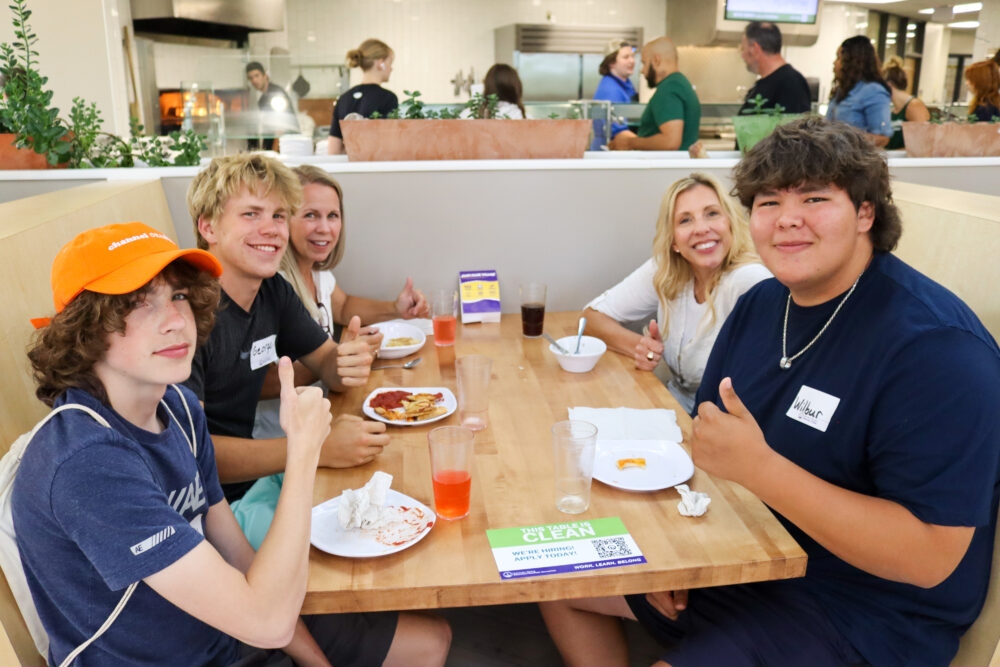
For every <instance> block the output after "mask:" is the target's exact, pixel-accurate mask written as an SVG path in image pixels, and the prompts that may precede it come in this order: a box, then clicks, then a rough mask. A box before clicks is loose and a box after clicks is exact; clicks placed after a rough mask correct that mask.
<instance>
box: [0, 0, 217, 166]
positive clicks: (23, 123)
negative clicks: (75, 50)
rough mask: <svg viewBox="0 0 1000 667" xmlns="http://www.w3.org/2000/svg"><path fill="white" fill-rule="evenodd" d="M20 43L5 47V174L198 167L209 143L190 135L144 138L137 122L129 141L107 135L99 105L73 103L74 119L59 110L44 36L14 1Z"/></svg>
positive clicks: (0, 138) (1, 161) (0, 152)
mask: <svg viewBox="0 0 1000 667" xmlns="http://www.w3.org/2000/svg"><path fill="white" fill-rule="evenodd" d="M9 6H10V9H11V12H12V17H13V18H12V22H13V27H14V37H15V39H14V41H13V42H10V43H6V42H5V43H3V44H0V69H2V71H3V74H4V77H3V78H4V81H3V88H2V91H3V101H2V103H0V130H4V131H5V133H4V134H0V169H44V168H46V167H52V166H66V167H74V168H80V167H133V166H137V165H142V164H146V165H149V166H170V165H176V166H182V165H196V164H198V162H199V160H200V153H201V150H202V149H204V148H205V142H204V137H201V136H200V135H197V134H195V133H194V132H191V131H188V132H185V133H179V132H174V133H172V134H171V135H170V136H169V137H143V136H142V126H141V125H139V124H138V122H137V121H135V119H133V120H132V125H131V130H132V131H131V135H130V137H129V139H128V140H125V139H123V138H121V137H118V136H117V135H114V134H111V133H109V132H104V131H103V130H102V129H101V128H102V125H103V119H102V118H101V114H100V112H99V111H98V109H97V105H96V104H94V103H88V102H86V101H85V100H83V99H82V98H79V97H76V98H74V99H73V106H72V108H71V109H70V113H69V119H63V118H62V117H60V115H59V109H58V108H56V107H53V106H52V105H51V104H52V91H50V90H46V89H45V85H46V83H48V78H47V77H45V76H42V74H41V72H40V71H39V69H38V51H36V50H35V45H36V44H37V43H38V36H37V35H36V34H35V33H34V32H33V31H32V29H31V25H30V23H29V22H28V19H30V18H31V10H30V9H28V7H27V0H11V4H10V5H9Z"/></svg>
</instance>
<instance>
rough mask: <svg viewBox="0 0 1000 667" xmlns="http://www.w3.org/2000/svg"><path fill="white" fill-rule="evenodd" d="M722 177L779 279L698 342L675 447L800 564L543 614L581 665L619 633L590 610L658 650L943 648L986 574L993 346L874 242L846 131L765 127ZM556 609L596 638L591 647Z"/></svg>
mask: <svg viewBox="0 0 1000 667" xmlns="http://www.w3.org/2000/svg"><path fill="white" fill-rule="evenodd" d="M735 182H736V190H737V192H738V194H739V196H740V199H741V201H742V202H743V203H744V205H746V206H749V207H751V221H750V228H751V234H752V236H753V239H754V243H755V245H756V247H757V250H758V252H759V253H760V256H761V259H762V260H763V262H764V264H765V265H766V266H767V267H768V269H770V270H771V272H772V273H773V274H774V276H775V280H769V281H764V282H762V283H760V284H759V285H758V286H757V287H755V288H754V289H752V290H751V291H749V292H748V293H747V294H746V295H744V296H743V298H742V299H741V300H740V302H739V303H738V304H737V306H736V309H735V310H734V311H733V312H732V314H731V315H730V316H729V318H728V320H727V321H726V324H725V325H724V326H723V329H722V332H721V333H720V334H719V337H718V339H717V340H716V344H715V347H714V348H713V352H712V356H711V358H710V360H709V363H708V367H707V368H706V371H705V375H704V377H703V379H702V385H701V390H699V394H698V400H699V402H700V405H699V406H698V416H697V417H696V418H695V420H694V423H693V426H692V434H693V439H692V444H691V447H692V453H693V457H694V461H695V463H696V465H698V466H699V467H700V468H702V469H703V470H705V471H707V472H709V473H711V474H713V475H716V476H718V477H722V478H725V479H729V480H732V481H735V482H737V483H739V484H741V485H743V486H744V487H746V488H747V489H749V490H750V491H752V492H754V493H756V494H757V495H758V496H759V497H760V498H761V500H763V501H764V502H765V503H767V504H768V506H769V507H770V508H771V509H772V510H773V511H774V512H775V513H776V514H777V516H778V518H779V519H780V520H781V521H782V523H783V524H784V525H785V526H786V527H787V528H788V529H789V531H790V532H791V533H792V535H793V536H794V537H795V538H796V539H797V540H798V541H799V542H800V544H801V545H802V547H803V548H804V549H805V550H806V552H807V553H808V555H809V565H808V568H807V571H806V576H805V577H804V578H802V579H796V580H789V581H783V582H769V583H763V584H746V585H742V586H725V587H721V588H715V589H703V590H695V591H691V592H690V593H688V592H687V591H669V592H661V593H655V594H650V595H647V596H641V595H640V596H629V597H628V598H627V599H623V598H613V599H605V600H603V601H593V600H591V601H586V602H584V603H579V602H573V601H570V602H562V603H552V604H549V605H543V611H544V613H545V615H546V621H547V622H548V624H549V627H550V630H552V632H553V636H554V638H555V639H556V643H557V644H558V645H559V647H560V650H561V651H562V652H563V654H564V655H565V656H567V657H569V658H571V660H570V661H571V662H572V664H581V665H582V664H595V665H596V664H602V665H615V664H624V663H623V662H622V657H623V655H624V649H623V648H622V649H621V650H618V652H617V653H616V652H613V651H612V652H604V653H601V649H600V648H599V646H600V645H601V644H603V645H606V646H616V647H621V646H623V645H621V644H616V643H615V641H614V639H613V638H614V637H615V636H616V633H617V632H619V629H618V628H617V625H615V624H611V623H608V621H607V618H606V617H604V616H603V614H617V615H620V616H625V617H631V618H636V619H638V620H639V621H640V622H642V623H643V625H645V626H646V627H647V628H648V629H650V630H651V631H652V632H654V633H655V634H657V635H658V636H659V638H660V639H662V640H664V641H665V642H669V643H674V644H675V646H674V647H673V648H672V649H671V650H669V651H668V652H667V654H666V655H665V657H664V661H666V662H669V664H671V665H675V666H678V665H699V664H700V665H708V664H713V665H714V664H718V665H722V664H725V665H779V664H788V665H792V664H795V665H812V666H815V665H831V666H833V665H848V664H862V663H868V664H873V665H898V666H901V667H902V666H908V665H942V666H943V665H947V664H948V662H949V661H950V660H951V658H952V657H953V656H954V654H955V652H956V651H957V648H958V640H959V638H960V637H961V635H962V633H963V632H964V631H965V630H966V628H968V626H969V625H970V624H971V623H972V622H973V621H974V620H975V618H976V616H977V615H978V613H979V610H980V608H981V607H982V604H983V600H984V599H985V595H986V588H987V584H988V580H989V570H990V560H991V556H992V547H993V535H994V531H995V527H996V515H997V483H998V460H1000V414H998V412H997V409H996V406H997V405H998V404H1000V350H998V349H997V345H996V343H995V342H994V340H993V338H992V337H991V336H990V334H989V333H988V332H987V331H986V330H985V329H984V328H983V326H982V324H981V323H980V322H979V321H978V319H977V318H976V316H975V315H974V314H973V313H972V312H971V311H970V310H969V308H968V307H967V306H965V304H963V303H962V302H961V301H960V300H959V299H958V298H957V297H956V296H955V295H954V294H952V293H950V292H948V291H947V290H946V289H944V288H943V287H941V286H940V285H938V284H936V283H934V282H933V281H932V280H930V279H929V278H927V277H926V276H923V275H921V274H920V273H918V272H917V271H915V270H914V269H912V268H910V267H909V266H907V265H906V264H904V263H903V262H901V261H900V260H898V259H897V258H895V257H894V256H892V255H890V254H889V252H890V251H891V250H892V249H893V248H894V247H895V245H896V242H897V240H898V238H899V236H900V233H901V229H902V225H901V222H900V220H899V215H898V212H897V211H896V209H895V206H894V205H893V204H892V199H891V192H890V187H889V174H888V169H887V166H886V163H885V161H884V159H883V157H882V156H881V155H879V153H878V152H877V151H876V150H875V149H874V148H873V147H872V146H871V144H870V143H869V142H868V141H867V140H866V138H865V137H864V135H863V134H862V133H860V132H859V131H857V130H855V129H853V128H849V127H848V126H846V125H844V124H842V123H829V122H827V121H824V120H822V119H816V118H814V119H806V120H802V121H796V122H794V123H790V124H788V125H785V126H782V127H779V128H778V129H777V130H776V131H775V132H774V134H772V135H771V136H770V137H768V138H767V139H765V140H764V141H762V142H761V143H760V144H758V145H757V146H756V147H755V148H754V149H753V150H752V151H750V153H749V154H748V156H747V157H746V158H745V160H744V161H743V162H741V163H740V164H739V165H737V167H736V170H735ZM568 628H573V629H574V631H575V632H576V633H578V636H579V635H584V636H586V637H588V638H592V640H593V641H590V640H588V641H587V642H584V643H585V644H587V649H589V650H590V651H591V654H590V656H591V657H585V656H584V654H582V653H575V651H576V649H577V647H576V646H575V645H574V644H573V641H572V639H571V637H570V636H569V634H568V632H567V629H568ZM609 638H610V639H609ZM576 656H580V659H579V660H576V661H573V660H574V659H575V657H576ZM589 660H592V662H589Z"/></svg>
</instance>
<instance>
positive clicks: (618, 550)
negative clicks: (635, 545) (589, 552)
mask: <svg viewBox="0 0 1000 667" xmlns="http://www.w3.org/2000/svg"><path fill="white" fill-rule="evenodd" d="M590 542H591V544H593V545H594V549H595V550H596V551H597V556H598V557H599V558H618V557H619V556H631V555H632V548H631V547H630V546H629V544H628V542H626V541H625V538H624V537H607V538H604V539H601V540H591V541H590Z"/></svg>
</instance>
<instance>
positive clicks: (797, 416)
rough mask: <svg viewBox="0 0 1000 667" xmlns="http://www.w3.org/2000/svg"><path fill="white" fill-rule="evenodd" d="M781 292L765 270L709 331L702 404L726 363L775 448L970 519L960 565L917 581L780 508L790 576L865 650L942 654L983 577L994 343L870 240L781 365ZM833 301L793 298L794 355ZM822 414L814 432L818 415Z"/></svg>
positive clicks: (911, 657)
mask: <svg viewBox="0 0 1000 667" xmlns="http://www.w3.org/2000/svg"><path fill="white" fill-rule="evenodd" d="M787 297H788V289H787V288H785V287H784V286H783V285H781V284H780V283H779V282H778V281H777V280H774V279H771V280H766V281H764V282H762V283H759V284H758V285H757V286H756V287H754V288H753V289H751V290H750V291H749V292H747V293H746V294H745V295H744V296H743V297H742V299H741V300H740V302H739V303H738V304H737V306H736V309H735V310H734V311H733V312H732V314H731V315H730V316H729V319H728V320H727V321H726V324H725V325H724V326H723V328H722V331H721V332H720V334H719V337H718V339H717V340H716V343H715V347H714V348H713V351H712V355H711V357H710V358H709V362H708V366H707V368H706V370H705V374H704V376H703V378H702V383H701V389H700V390H699V393H698V402H699V403H700V402H702V401H711V402H714V403H715V404H717V405H720V406H721V404H722V402H721V400H720V399H719V396H718V387H719V382H720V381H721V380H722V379H723V378H724V377H726V376H729V377H731V378H732V380H733V387H734V388H735V390H736V393H737V395H738V396H739V397H740V399H741V400H742V401H743V403H744V404H745V405H746V406H747V408H748V409H749V410H750V412H751V413H752V414H753V416H754V418H755V419H756V420H757V423H758V424H759V425H760V427H761V429H762V430H763V432H764V437H765V438H766V440H767V442H768V444H769V445H770V446H771V447H772V448H773V449H774V450H775V451H777V452H778V453H780V454H781V455H782V456H785V457H786V458H788V459H790V460H791V461H793V462H794V463H796V464H797V465H799V466H801V467H803V468H804V469H806V470H807V471H809V472H811V473H813V474H814V475H817V476H818V477H820V478H822V479H824V480H826V481H828V482H830V483H832V484H835V485H837V486H840V487H842V488H845V489H849V490H851V491H856V492H858V493H863V494H866V495H870V496H875V497H879V498H885V499H887V500H891V501H893V502H896V503H899V504H901V505H902V506H904V507H906V508H907V509H908V510H909V511H910V512H912V513H913V514H914V515H915V516H916V517H917V518H919V519H920V520H922V521H925V522H927V523H931V524H937V525H943V526H974V527H975V528H976V530H975V534H974V537H973V539H972V543H971V544H970V546H969V549H968V551H967V553H966V554H965V557H964V558H963V559H962V561H961V563H960V564H959V565H958V567H957V568H956V570H955V571H954V572H953V573H952V574H951V575H950V576H949V577H948V578H947V579H946V580H945V581H944V582H943V583H941V584H940V585H938V586H936V587H934V588H931V589H921V588H919V587H917V586H912V585H908V584H903V583H897V582H892V581H888V580H886V579H882V578H880V577H877V576H874V575H872V574H868V573H866V572H863V571H862V570H859V569H857V568H855V567H853V566H851V565H849V564H847V563H846V562H844V561H842V560H841V559H839V558H837V557H836V556H834V555H833V554H831V553H830V552H829V551H827V550H826V549H825V548H823V547H822V546H820V545H819V544H818V543H816V542H815V541H814V540H812V539H811V538H810V537H809V536H808V535H806V534H805V533H804V532H803V531H801V530H799V529H798V528H797V527H796V526H795V525H794V524H792V523H790V522H789V521H787V520H786V519H784V517H782V516H780V515H778V518H779V519H780V520H781V521H782V523H783V524H784V525H785V527H786V528H787V529H788V530H789V532H790V533H791V534H792V536H793V537H794V538H795V539H796V540H797V541H798V542H799V544H800V545H802V548H803V549H805V551H806V552H807V554H808V555H809V565H808V568H807V571H806V576H805V578H804V579H800V580H792V581H789V582H787V584H788V585H791V586H802V587H804V588H805V589H806V590H808V591H810V592H811V593H812V594H814V595H815V596H816V597H817V598H818V600H819V602H820V604H821V606H822V607H823V608H824V609H825V610H826V611H827V612H828V613H829V615H830V618H831V620H832V622H833V623H834V625H835V626H836V627H837V629H838V630H839V631H840V632H842V633H843V634H844V636H845V637H846V638H847V639H848V640H849V641H850V642H851V643H852V644H853V645H854V647H855V648H856V649H857V650H858V652H859V653H860V654H861V655H863V656H864V658H865V659H866V660H867V661H868V662H870V663H872V664H874V665H901V666H902V665H906V666H908V667H909V666H912V665H947V664H948V662H949V660H950V659H951V658H952V657H953V656H954V654H955V652H956V651H957V649H958V640H959V637H960V636H961V634H962V633H963V632H964V631H965V629H966V628H967V627H968V626H969V625H970V624H971V623H972V621H974V620H975V618H976V616H977V615H978V613H979V610H980V608H981V607H982V604H983V600H984V598H985V595H986V589H987V584H988V581H989V570H990V560H991V556H992V547H993V534H994V529H995V524H996V516H997V489H998V459H1000V410H998V409H997V406H998V405H1000V350H998V348H997V345H996V342H995V341H994V340H993V338H992V337H991V336H990V334H989V333H988V332H987V331H986V329H985V328H984V327H983V326H982V324H981V323H980V322H979V320H978V319H977V318H976V316H975V315H974V314H973V313H972V311H971V310H969V308H968V307H967V306H966V305H965V304H964V303H962V301H961V300H960V299H958V297H956V296H955V295H954V294H952V293H951V292H949V291H948V290H946V289H945V288H943V287H941V286H940V285H938V284H937V283H935V282H933V281H932V280H930V279H929V278H927V277H926V276H924V275H922V274H920V273H918V272H917V271H915V270H914V269H912V268H910V267H909V266H907V265H906V264H904V263H903V262H902V261H900V260H899V259H897V258H895V257H893V256H892V255H889V254H885V253H876V255H875V257H874V258H873V260H872V262H871V264H870V266H869V267H868V269H867V270H866V271H865V273H864V275H863V276H862V277H861V280H860V281H859V282H858V286H857V289H856V290H855V292H854V294H852V295H851V296H850V298H849V299H848V300H847V301H846V302H845V304H844V307H843V308H842V309H841V311H840V313H838V314H837V316H836V318H835V319H834V320H833V322H832V323H831V324H830V326H829V328H828V329H827V330H826V332H825V333H823V335H822V336H821V337H820V338H819V339H818V340H817V341H816V343H815V344H814V345H813V346H812V347H811V348H809V350H807V351H806V352H805V353H804V354H803V355H802V356H801V357H799V358H798V359H796V360H795V361H794V362H793V363H792V367H791V368H790V369H788V370H782V369H780V368H779V367H778V361H779V359H780V358H781V356H782V354H781V336H782V322H783V318H784V312H785V303H786V299H787ZM839 302H840V297H839V296H838V297H837V298H835V299H832V300H831V301H829V302H827V303H825V304H821V305H819V306H814V307H808V308H800V307H798V306H796V305H795V304H794V302H793V303H792V305H791V309H790V312H789V316H788V345H787V350H788V354H789V356H791V355H793V354H795V353H796V352H798V351H799V350H801V349H802V348H803V347H804V346H805V345H806V344H807V343H808V342H809V341H810V340H811V339H812V338H813V336H815V335H816V333H817V332H818V331H819V330H820V329H821V328H822V326H823V324H824V323H825V322H826V321H827V319H828V318H829V317H830V315H831V313H832V312H833V310H834V308H835V307H836V305H837V304H838V303H839ZM815 392H822V393H821V394H817V393H815ZM824 395H825V396H824ZM837 401H839V402H837ZM817 412H822V413H823V414H821V415H817V414H816V413H817ZM805 422H812V424H810V423H805ZM824 423H826V430H825V432H824V431H823V430H820V428H817V426H823V424H824ZM790 640H792V639H790Z"/></svg>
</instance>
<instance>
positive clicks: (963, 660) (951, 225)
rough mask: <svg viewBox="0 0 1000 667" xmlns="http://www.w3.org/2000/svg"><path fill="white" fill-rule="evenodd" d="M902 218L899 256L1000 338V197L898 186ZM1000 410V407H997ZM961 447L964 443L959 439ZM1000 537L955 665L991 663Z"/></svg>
mask: <svg viewBox="0 0 1000 667" xmlns="http://www.w3.org/2000/svg"><path fill="white" fill-rule="evenodd" d="M893 190H894V194H895V198H896V205H897V206H899V209H900V213H902V216H903V237H902V239H901V240H900V242H899V248H898V249H897V251H896V254H897V255H898V256H899V257H900V258H901V259H903V260H904V261H905V262H907V263H909V264H910V265H911V266H913V267H914V268H916V269H917V270H918V271H920V272H922V273H924V274H925V275H927V276H930V277H931V278H933V279H934V280H936V281H937V282H939V283H941V284H942V285H944V286H945V287H947V288H948V289H950V290H951V291H952V292H954V293H955V294H957V295H958V296H959V297H960V298H961V299H962V300H963V301H965V303H967V304H968V305H969V307H970V308H972V310H973V311H974V312H975V313H976V315H978V316H979V319H980V320H982V322H983V324H984V325H985V326H986V328H987V329H989V331H990V333H991V334H993V337H994V338H1000V297H998V296H997V295H998V293H1000V292H998V288H1000V262H998V261H997V257H998V256H1000V197H994V196H990V195H981V194H974V193H969V192H959V191H957V190H946V189H944V188H935V187H929V186H926V185H914V184H911V183H899V182H896V183H894V184H893ZM996 409H997V410H1000V405H998V406H996ZM954 444H955V446H961V443H954ZM998 547H1000V540H998V542H997V543H996V544H995V545H994V547H993V573H992V575H991V577H990V587H989V592H988V593H987V597H986V604H985V605H984V606H983V611H982V612H981V613H980V615H979V618H978V619H977V620H976V622H975V623H973V625H972V627H971V628H969V631H968V632H966V633H965V636H964V637H963V638H962V643H961V645H960V647H959V651H958V655H957V656H955V659H954V660H953V661H952V665H953V666H955V667H964V666H966V665H988V664H991V662H990V658H991V656H993V653H994V651H995V650H996V649H997V648H998V640H1000V548H998Z"/></svg>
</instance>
